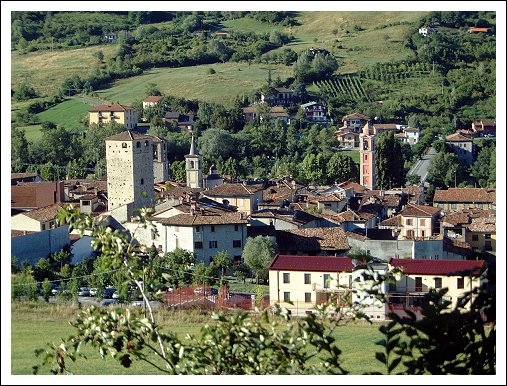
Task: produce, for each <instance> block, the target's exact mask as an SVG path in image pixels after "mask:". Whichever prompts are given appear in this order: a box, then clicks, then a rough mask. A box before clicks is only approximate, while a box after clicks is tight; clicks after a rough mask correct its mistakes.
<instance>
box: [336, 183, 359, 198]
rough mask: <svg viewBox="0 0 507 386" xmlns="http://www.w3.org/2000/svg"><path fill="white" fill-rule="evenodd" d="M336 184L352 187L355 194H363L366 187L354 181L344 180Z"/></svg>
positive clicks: (347, 187)
mask: <svg viewBox="0 0 507 386" xmlns="http://www.w3.org/2000/svg"><path fill="white" fill-rule="evenodd" d="M338 186H339V187H340V188H342V189H345V190H347V189H351V188H352V189H354V194H356V195H363V194H364V193H365V192H366V188H365V187H364V186H363V185H361V184H359V183H357V182H354V181H345V182H341V183H339V184H338Z"/></svg>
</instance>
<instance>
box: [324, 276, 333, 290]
mask: <svg viewBox="0 0 507 386" xmlns="http://www.w3.org/2000/svg"><path fill="white" fill-rule="evenodd" d="M330 284H331V275H330V274H329V273H325V274H324V288H329V287H330Z"/></svg>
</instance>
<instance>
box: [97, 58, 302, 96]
mask: <svg viewBox="0 0 507 386" xmlns="http://www.w3.org/2000/svg"><path fill="white" fill-rule="evenodd" d="M210 68H213V69H214V70H215V71H216V73H215V74H209V73H208V70H209V69H210ZM268 68H272V69H273V71H272V73H271V76H272V78H273V79H276V77H277V76H279V77H280V78H281V79H282V80H285V79H286V78H287V77H288V76H290V75H291V73H292V70H291V68H290V67H287V66H285V65H272V64H270V65H266V64H253V63H252V64H250V65H248V64H247V63H234V62H228V63H216V64H206V65H200V66H191V67H180V68H157V69H153V70H149V71H146V72H145V73H144V74H142V75H139V76H134V77H132V78H129V79H122V80H119V81H117V82H115V83H114V84H113V86H112V87H111V88H109V89H107V90H100V91H97V93H98V95H99V97H100V98H101V99H104V100H108V101H110V102H115V103H116V102H119V103H123V104H127V105H128V104H131V103H134V102H135V101H138V100H142V99H144V97H145V96H146V85H147V84H148V83H155V84H156V85H157V87H158V88H159V89H160V91H162V92H163V93H164V94H166V95H173V96H176V97H180V98H185V99H198V100H203V101H206V102H214V103H222V104H224V105H228V106H231V105H232V104H233V102H234V99H235V97H236V96H240V95H248V94H251V93H253V92H254V91H255V90H256V89H259V88H260V87H261V86H262V85H263V84H264V83H266V79H267V78H268Z"/></svg>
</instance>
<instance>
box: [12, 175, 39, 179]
mask: <svg viewBox="0 0 507 386" xmlns="http://www.w3.org/2000/svg"><path fill="white" fill-rule="evenodd" d="M37 176H38V174H37V173H11V180H13V179H16V178H31V177H37Z"/></svg>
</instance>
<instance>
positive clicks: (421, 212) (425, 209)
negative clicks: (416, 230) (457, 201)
mask: <svg viewBox="0 0 507 386" xmlns="http://www.w3.org/2000/svg"><path fill="white" fill-rule="evenodd" d="M439 212H440V208H437V207H435V206H429V205H417V204H407V206H406V207H405V209H403V210H402V211H401V213H400V214H401V215H402V216H403V217H412V216H415V217H428V216H433V215H435V214H437V213H439Z"/></svg>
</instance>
